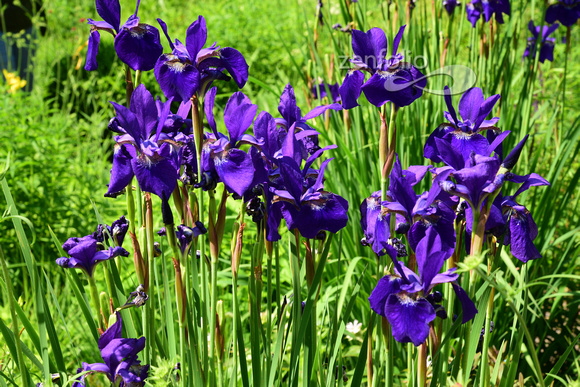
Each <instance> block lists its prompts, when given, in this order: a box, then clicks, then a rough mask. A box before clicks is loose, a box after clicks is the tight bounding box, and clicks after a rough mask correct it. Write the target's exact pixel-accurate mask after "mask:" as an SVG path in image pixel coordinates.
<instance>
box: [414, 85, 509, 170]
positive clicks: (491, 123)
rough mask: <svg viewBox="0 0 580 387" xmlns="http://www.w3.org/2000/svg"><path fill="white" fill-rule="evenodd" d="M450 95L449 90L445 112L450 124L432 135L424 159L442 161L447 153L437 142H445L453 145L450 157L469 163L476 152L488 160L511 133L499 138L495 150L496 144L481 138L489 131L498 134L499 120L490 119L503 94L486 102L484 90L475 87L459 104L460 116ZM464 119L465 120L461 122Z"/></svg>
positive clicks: (494, 96) (446, 89)
mask: <svg viewBox="0 0 580 387" xmlns="http://www.w3.org/2000/svg"><path fill="white" fill-rule="evenodd" d="M449 93H450V92H449V88H448V87H447V86H445V103H446V105H447V108H448V109H449V111H448V112H445V113H444V116H445V118H446V119H447V121H449V124H443V125H441V126H440V127H439V128H437V129H436V130H435V131H434V132H433V133H431V135H430V136H429V138H428V139H427V142H426V144H425V148H424V156H425V157H426V158H428V159H431V160H432V161H433V162H441V161H442V158H441V156H442V152H445V149H443V148H441V146H439V145H438V141H437V139H442V140H444V141H445V142H447V143H449V144H450V148H449V149H450V150H452V154H450V155H449V156H453V155H454V154H456V153H457V151H459V153H460V154H461V156H462V158H463V160H467V159H468V158H469V157H470V156H471V153H472V152H475V153H476V154H479V155H484V156H488V155H489V154H490V153H491V152H492V151H493V150H495V148H497V147H498V146H499V144H501V141H502V140H503V139H504V138H505V136H506V135H507V134H508V133H509V132H504V133H501V134H499V135H498V136H497V141H494V142H492V144H493V148H490V146H491V145H492V144H490V142H489V141H488V139H487V138H486V137H484V136H483V135H482V134H481V133H482V132H484V131H486V130H492V131H498V129H497V128H496V127H495V124H496V123H497V122H498V121H499V118H497V117H494V118H492V119H490V120H487V119H486V118H487V116H488V115H489V114H490V113H491V111H492V110H493V107H494V106H495V104H496V103H497V101H498V100H499V98H500V96H499V94H496V95H493V96H491V97H489V98H487V99H485V98H484V97H483V92H482V91H481V89H479V88H477V87H474V88H471V89H469V90H467V91H466V92H465V93H464V94H463V95H462V96H461V100H460V101H459V116H458V115H457V113H456V112H455V109H454V107H453V104H452V102H451V96H450V94H449ZM460 117H461V119H459V118H460Z"/></svg>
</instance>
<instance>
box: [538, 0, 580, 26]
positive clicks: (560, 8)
mask: <svg viewBox="0 0 580 387" xmlns="http://www.w3.org/2000/svg"><path fill="white" fill-rule="evenodd" d="M579 18H580V1H579V0H559V1H558V2H557V3H556V4H552V5H550V6H549V7H548V10H547V11H546V23H549V24H552V23H554V22H555V21H559V22H560V23H562V25H563V26H566V27H571V26H573V25H574V24H576V21H578V19H579Z"/></svg>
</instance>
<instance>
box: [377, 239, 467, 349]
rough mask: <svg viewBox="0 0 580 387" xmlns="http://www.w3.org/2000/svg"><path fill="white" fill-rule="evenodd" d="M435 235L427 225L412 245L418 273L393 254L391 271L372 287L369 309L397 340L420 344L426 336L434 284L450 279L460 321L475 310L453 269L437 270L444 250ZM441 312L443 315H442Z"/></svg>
mask: <svg viewBox="0 0 580 387" xmlns="http://www.w3.org/2000/svg"><path fill="white" fill-rule="evenodd" d="M441 248H442V244H441V239H440V237H439V235H438V234H437V233H436V232H435V231H434V230H433V229H429V230H428V231H427V234H426V236H425V238H423V239H422V240H421V242H420V243H419V245H418V246H417V249H416V257H417V266H418V269H419V270H418V271H419V274H418V275H417V274H416V273H415V272H413V271H412V270H410V269H409V268H407V267H406V266H405V265H404V264H403V263H402V262H399V261H398V260H397V259H396V258H395V257H394V255H391V258H392V259H393V262H394V264H395V265H394V270H395V275H386V276H384V277H383V278H381V279H380V280H379V282H378V283H377V286H376V287H375V289H374V290H373V291H372V293H371V295H370V297H369V302H370V304H371V309H372V310H373V311H374V312H375V313H377V314H379V315H381V316H383V317H386V319H387V320H388V321H389V324H390V325H391V329H392V333H393V337H394V338H395V340H397V341H398V342H401V343H409V342H411V343H413V344H414V345H415V346H419V345H420V344H422V343H423V342H424V341H425V340H426V339H427V337H428V336H429V323H430V322H431V321H433V320H434V319H435V317H436V316H437V315H438V314H437V311H436V308H437V309H440V308H442V306H441V305H437V303H436V302H435V300H434V297H429V296H430V293H431V292H432V290H433V288H434V287H435V286H436V285H438V284H443V283H451V284H452V285H453V290H454V291H455V293H456V295H457V298H458V299H459V301H460V302H461V306H462V309H463V319H462V322H463V323H466V322H467V321H469V320H471V319H472V318H473V317H475V315H476V314H477V308H476V307H475V305H474V304H473V301H471V299H470V298H469V296H468V295H467V293H466V292H465V291H464V290H463V289H462V288H461V287H460V286H459V285H458V284H457V278H458V275H457V274H456V273H455V269H451V270H448V271H446V272H444V273H439V271H440V270H441V268H442V267H443V263H444V259H445V253H443V252H442V251H441ZM439 301H440V300H439ZM445 315H446V314H445V313H444V314H443V317H445Z"/></svg>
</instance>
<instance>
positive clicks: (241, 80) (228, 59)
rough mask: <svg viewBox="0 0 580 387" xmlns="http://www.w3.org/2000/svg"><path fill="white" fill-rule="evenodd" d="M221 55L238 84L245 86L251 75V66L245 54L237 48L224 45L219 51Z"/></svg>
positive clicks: (226, 67) (224, 64)
mask: <svg viewBox="0 0 580 387" xmlns="http://www.w3.org/2000/svg"><path fill="white" fill-rule="evenodd" d="M219 57H220V59H221V60H222V63H223V66H224V67H225V69H226V70H227V71H228V73H229V74H230V75H231V76H232V78H233V79H234V82H236V85H238V87H239V88H240V89H241V88H243V87H244V86H245V84H246V82H247V81H248V76H249V72H248V71H249V66H248V63H247V62H246V59H245V58H244V56H243V55H242V54H241V53H240V52H239V51H238V50H236V49H235V48H231V47H224V48H222V49H221V50H220V51H219Z"/></svg>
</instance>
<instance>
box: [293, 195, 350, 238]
mask: <svg viewBox="0 0 580 387" xmlns="http://www.w3.org/2000/svg"><path fill="white" fill-rule="evenodd" d="M347 211H348V202H347V201H346V200H345V199H343V198H342V197H340V196H338V195H335V194H333V193H330V192H323V193H321V195H320V199H317V200H310V201H306V202H303V203H302V205H301V206H300V210H297V209H296V207H294V205H293V204H290V203H283V204H282V215H283V216H284V219H285V220H286V224H287V225H288V229H289V230H293V229H294V228H297V229H298V231H300V235H302V236H303V237H304V238H310V239H313V238H315V237H316V235H317V234H318V233H319V232H320V231H323V230H324V231H330V232H332V233H337V232H338V231H340V230H341V229H342V228H343V227H345V226H346V223H347V221H348V215H347Z"/></svg>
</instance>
